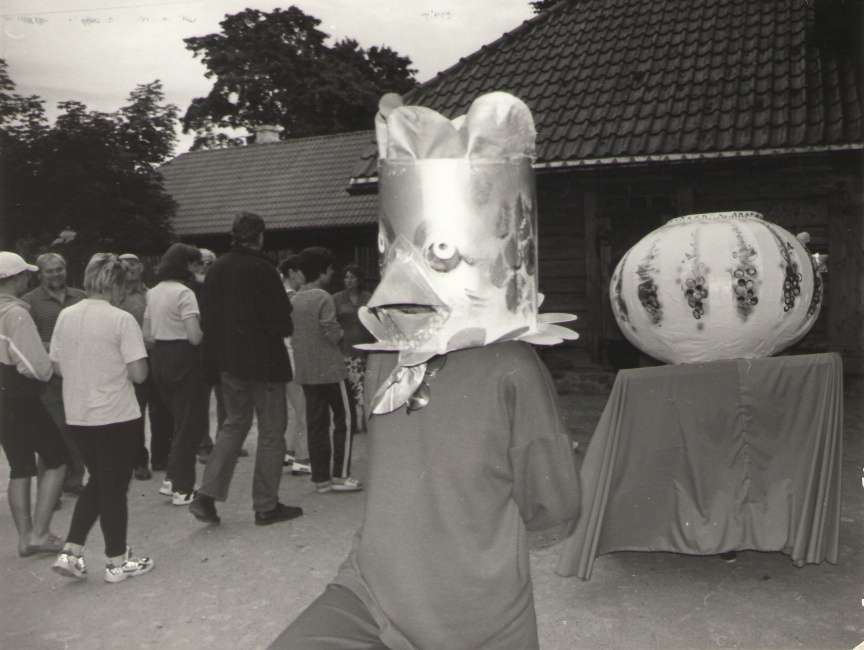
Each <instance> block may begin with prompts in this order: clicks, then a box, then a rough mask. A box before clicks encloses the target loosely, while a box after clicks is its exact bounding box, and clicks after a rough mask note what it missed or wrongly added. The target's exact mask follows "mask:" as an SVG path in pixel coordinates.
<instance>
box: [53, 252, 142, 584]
mask: <svg viewBox="0 0 864 650" xmlns="http://www.w3.org/2000/svg"><path fill="white" fill-rule="evenodd" d="M84 290H85V291H86V292H87V298H86V299H85V300H82V301H81V302H79V303H78V304H76V305H73V306H71V307H67V308H66V309H64V310H63V311H62V312H61V313H60V316H59V317H58V319H57V325H56V327H55V328H54V335H53V336H52V338H51V351H50V357H51V362H52V366H53V368H54V372H55V373H57V374H59V375H61V376H62V377H63V405H64V407H65V410H66V424H67V425H68V426H69V430H70V432H71V433H72V435H73V436H74V438H75V441H76V442H77V443H78V446H79V448H80V449H81V456H82V457H83V458H84V465H85V467H86V468H87V471H88V472H89V473H90V478H89V479H88V481H87V484H86V485H85V486H84V490H83V491H82V493H81V496H79V497H78V501H77V502H76V504H75V510H74V511H73V513H72V521H71V523H70V525H69V534H68V535H67V536H66V543H65V544H64V545H63V550H62V551H61V553H60V555H59V557H58V558H57V561H56V562H54V566H53V569H54V571H56V572H57V573H60V574H62V575H65V576H68V577H72V578H78V579H82V578H86V577H87V567H86V565H85V563H84V545H85V543H86V542H87V535H88V534H89V533H90V529H91V528H93V525H94V524H95V523H96V520H97V519H98V520H99V524H100V526H101V528H102V535H103V536H104V539H105V555H106V556H107V557H108V563H107V564H106V566H105V581H106V582H121V581H123V580H126V579H127V578H131V577H135V576H140V575H142V574H144V573H147V572H148V571H150V570H152V569H153V566H154V563H153V560H151V559H150V558H147V557H143V558H139V557H134V556H133V555H132V552H131V550H130V548H129V546H128V545H127V543H126V533H127V527H128V520H129V506H128V502H127V497H126V493H127V491H128V490H129V483H130V481H131V480H132V470H133V468H134V467H135V461H136V458H137V455H138V450H139V445H140V444H141V441H140V440H139V438H138V426H139V424H140V423H139V420H140V418H141V409H140V407H139V406H138V400H137V399H136V397H135V390H134V388H133V387H132V384H133V382H134V383H136V384H140V383H141V382H143V381H144V380H145V379H146V378H147V352H146V350H145V349H144V339H143V337H142V336H141V328H140V327H138V323H137V322H136V321H135V318H134V317H133V316H132V314H130V313H129V312H126V311H123V310H122V309H119V307H118V305H120V304H121V303H122V302H123V299H124V298H125V296H126V270H125V268H124V267H123V263H122V262H121V261H120V260H119V259H117V256H116V255H112V254H109V253H96V254H95V255H94V256H93V257H92V258H91V259H90V262H89V263H88V264H87V268H86V270H85V271H84Z"/></svg>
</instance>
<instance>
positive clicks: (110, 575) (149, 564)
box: [105, 547, 155, 582]
mask: <svg viewBox="0 0 864 650" xmlns="http://www.w3.org/2000/svg"><path fill="white" fill-rule="evenodd" d="M154 566H155V564H154V562H153V560H151V559H150V558H149V557H140V558H139V557H132V549H130V548H128V547H127V548H126V555H125V556H124V561H123V562H122V564H120V566H115V565H114V564H112V563H111V562H109V563H108V564H106V565H105V582H123V581H124V580H125V579H126V578H134V577H136V576H140V575H144V574H145V573H147V572H149V571H152V570H153V567H154Z"/></svg>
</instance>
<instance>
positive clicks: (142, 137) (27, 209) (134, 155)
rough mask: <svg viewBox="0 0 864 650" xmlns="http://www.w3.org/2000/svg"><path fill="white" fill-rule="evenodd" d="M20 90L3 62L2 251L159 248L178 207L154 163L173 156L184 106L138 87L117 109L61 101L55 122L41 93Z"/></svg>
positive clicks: (81, 257) (77, 254)
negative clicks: (92, 108) (28, 94)
mask: <svg viewBox="0 0 864 650" xmlns="http://www.w3.org/2000/svg"><path fill="white" fill-rule="evenodd" d="M14 89H15V85H14V82H13V81H12V80H11V79H10V78H9V75H8V72H7V66H6V63H5V61H3V60H0V181H2V191H0V212H2V215H3V218H2V226H0V248H3V249H7V250H19V251H20V252H23V253H27V254H32V253H36V252H39V251H40V250H47V249H49V248H51V249H53V250H58V251H60V252H63V253H64V254H66V255H67V257H68V258H70V261H73V260H74V261H78V262H81V261H86V259H87V258H88V257H89V255H90V254H92V253H93V252H95V251H97V250H108V251H113V252H128V251H132V252H141V253H147V252H161V251H162V250H163V249H164V247H165V246H166V245H167V244H168V243H169V242H170V241H171V240H172V239H173V234H172V230H171V225H170V218H171V217H172V216H173V214H174V210H175V207H176V206H175V204H174V201H173V200H172V199H171V197H170V196H168V195H167V194H166V193H165V191H164V189H163V186H162V177H161V176H160V174H159V172H158V171H157V167H158V165H159V164H160V163H162V162H164V161H165V160H167V159H168V158H169V157H170V156H171V154H172V151H173V148H174V145H175V143H176V137H177V136H176V133H175V131H174V124H175V121H176V119H177V113H178V111H177V108H176V107H175V106H174V105H172V104H165V103H164V95H163V93H162V86H161V84H160V83H159V82H158V81H154V82H153V83H149V84H142V85H140V86H138V87H137V88H136V89H135V90H134V91H133V92H132V93H131V94H130V95H129V99H128V101H129V103H128V105H126V106H124V107H123V108H121V109H120V110H118V111H116V112H113V113H102V112H98V111H89V110H87V107H86V106H85V105H84V104H82V103H80V102H76V101H67V102H61V103H60V104H58V108H59V109H60V111H61V113H60V115H59V116H58V117H57V118H56V120H55V122H54V124H53V125H51V124H49V122H48V120H47V119H46V117H45V112H44V108H43V102H42V100H40V99H39V98H38V97H35V96H31V97H22V96H20V95H18V94H16V93H14V92H13V91H14ZM61 233H65V236H63V237H61ZM73 233H74V237H73V236H72V234H73Z"/></svg>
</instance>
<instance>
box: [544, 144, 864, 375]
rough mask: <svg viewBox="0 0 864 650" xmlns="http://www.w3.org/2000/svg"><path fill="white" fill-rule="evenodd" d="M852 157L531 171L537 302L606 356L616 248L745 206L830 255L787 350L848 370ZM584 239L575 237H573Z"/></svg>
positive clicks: (856, 259)
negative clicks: (815, 300)
mask: <svg viewBox="0 0 864 650" xmlns="http://www.w3.org/2000/svg"><path fill="white" fill-rule="evenodd" d="M858 169H860V165H859V163H858V161H857V159H855V158H848V157H847V158H845V159H844V158H843V157H835V158H830V157H826V156H820V157H809V158H808V157H795V158H794V159H786V160H781V159H773V160H759V161H755V160H741V161H734V162H723V163H685V164H679V165H668V166H666V168H665V169H660V168H659V167H658V166H653V168H650V169H649V167H647V166H645V167H643V168H632V169H629V170H621V169H619V170H616V171H614V172H606V173H599V172H597V171H586V170H573V171H569V172H566V173H558V174H556V175H554V176H551V177H546V178H543V177H542V176H541V177H539V178H538V196H539V211H540V215H539V224H540V225H539V230H540V235H539V237H540V248H539V251H540V288H541V291H542V292H543V293H545V294H546V296H547V298H546V302H545V303H544V309H543V310H544V311H568V312H571V313H575V314H577V315H578V316H579V321H578V322H577V325H576V327H575V329H576V330H577V331H578V332H579V333H580V336H581V338H580V341H579V342H577V345H576V347H579V348H581V349H582V350H583V351H584V352H586V353H587V354H588V357H589V358H590V360H591V361H592V362H594V363H599V364H605V362H606V359H605V358H604V353H603V345H604V338H605V337H607V336H608V331H607V329H605V328H609V327H610V326H611V327H613V328H614V327H617V326H616V325H615V324H614V321H612V322H611V323H610V322H608V321H609V319H610V314H606V311H608V307H607V306H605V305H604V302H603V296H604V294H605V292H606V291H608V279H609V276H610V274H611V268H612V267H614V264H615V263H616V262H617V259H615V258H616V256H620V253H621V252H623V251H622V250H616V248H622V247H623V250H626V249H627V248H629V247H630V246H631V245H632V244H633V243H635V242H636V241H638V240H639V239H641V238H642V237H644V236H645V235H647V234H648V233H649V232H651V231H652V230H654V229H655V228H657V227H659V226H661V225H662V224H663V223H665V222H666V221H668V220H669V219H670V218H673V217H675V216H681V215H685V214H698V213H706V212H727V211H740V210H750V211H755V212H759V213H761V214H762V215H763V216H764V217H765V219H766V220H768V221H770V222H773V223H776V224H778V225H780V226H782V227H783V228H785V229H786V230H788V231H789V232H791V233H792V234H793V235H797V234H798V233H800V232H807V233H808V234H809V235H810V242H809V244H808V247H809V248H810V250H811V251H812V252H814V253H816V252H819V253H825V254H828V256H829V257H828V269H829V271H828V273H827V274H825V275H823V282H824V291H825V296H826V297H825V302H824V303H823V307H822V313H821V314H820V316H819V318H818V320H817V321H816V323H815V325H814V326H813V328H812V329H811V331H810V332H809V333H808V334H807V336H805V337H804V339H802V341H800V342H799V343H798V344H796V345H795V346H794V347H793V348H791V349H790V350H789V352H790V353H798V354H802V353H812V352H821V351H826V350H831V351H838V352H841V353H842V354H843V356H844V361H845V362H846V364H847V367H848V369H849V370H850V371H856V368H858V369H859V370H858V371H859V372H860V371H861V370H860V368H861V365H862V362H861V359H862V358H864V354H862V352H864V350H862V348H864V340H862V338H864V337H862V323H864V317H862V313H864V307H862V306H864V296H862V294H864V282H862V278H864V252H862V241H864V234H862V230H864V226H862V222H864V217H862V205H861V203H862V201H861V196H862V191H861V186H862V181H861V179H860V178H859V176H860V175H859V174H858V172H857V170H858ZM580 239H581V241H580Z"/></svg>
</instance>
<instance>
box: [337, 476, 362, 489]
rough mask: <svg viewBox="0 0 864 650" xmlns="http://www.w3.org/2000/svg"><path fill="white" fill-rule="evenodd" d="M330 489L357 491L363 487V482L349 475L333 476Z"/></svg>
mask: <svg viewBox="0 0 864 650" xmlns="http://www.w3.org/2000/svg"><path fill="white" fill-rule="evenodd" d="M331 489H332V490H333V491H334V492H359V491H360V490H362V489H363V484H362V483H361V482H360V481H358V480H357V479H354V478H351V477H350V476H349V477H347V478H334V479H333V487H332V488H331Z"/></svg>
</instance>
